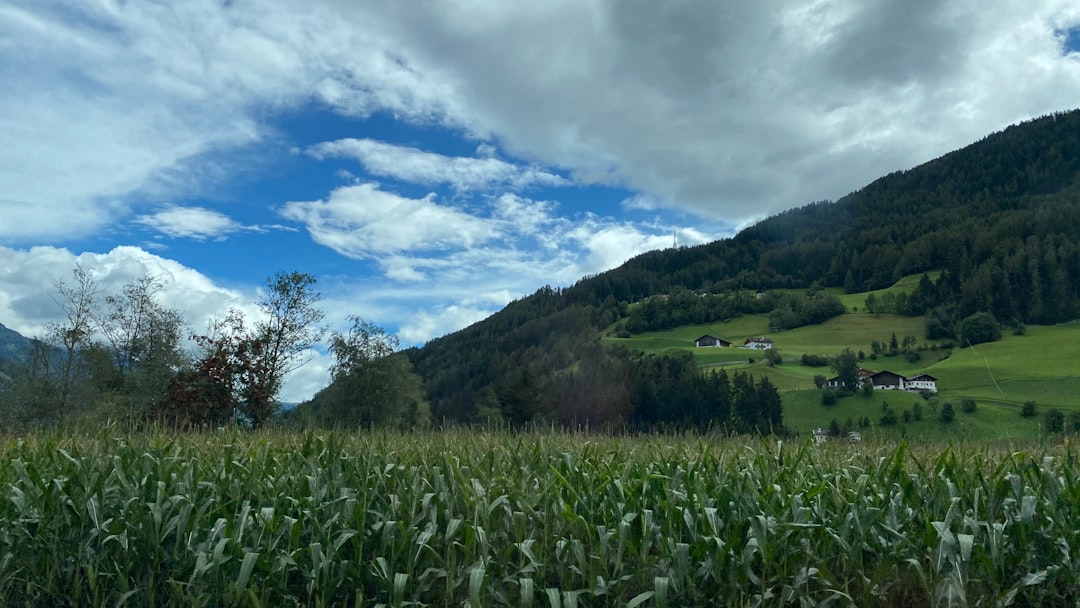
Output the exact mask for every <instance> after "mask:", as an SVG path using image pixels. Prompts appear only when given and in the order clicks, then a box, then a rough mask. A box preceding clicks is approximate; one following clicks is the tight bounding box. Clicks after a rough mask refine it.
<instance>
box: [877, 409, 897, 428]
mask: <svg viewBox="0 0 1080 608" xmlns="http://www.w3.org/2000/svg"><path fill="white" fill-rule="evenodd" d="M896 423H897V418H896V410H894V409H892V408H891V407H890V408H888V409H886V410H885V414H884V415H883V416H882V417H881V426H894V425H895V424H896Z"/></svg>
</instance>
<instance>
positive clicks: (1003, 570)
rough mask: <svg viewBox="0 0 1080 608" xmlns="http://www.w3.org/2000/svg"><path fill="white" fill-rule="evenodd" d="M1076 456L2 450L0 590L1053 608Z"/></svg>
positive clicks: (136, 447)
mask: <svg viewBox="0 0 1080 608" xmlns="http://www.w3.org/2000/svg"><path fill="white" fill-rule="evenodd" d="M1077 456H1078V454H1077V452H1076V448H1075V446H1074V445H1073V444H1071V443H1069V442H1068V441H1064V442H1062V441H1061V440H1060V439H1059V440H1058V441H1057V442H1049V441H1042V442H1035V441H1030V440H1029V441H1024V442H1010V441H1006V440H1000V439H999V440H996V441H993V442H982V443H966V444H956V445H948V444H943V443H932V442H931V443H924V444H921V445H920V446H913V447H911V448H908V447H906V446H904V445H903V444H899V445H898V444H896V443H883V442H878V441H866V442H864V443H862V444H858V445H855V444H846V443H843V444H841V443H834V444H828V445H823V446H814V445H812V444H810V443H809V442H808V441H804V442H801V443H784V442H782V441H776V440H759V439H725V438H718V437H700V436H691V435H688V436H676V437H673V436H635V437H604V436H589V435H570V434H558V433H555V434H552V433H540V434H522V435H503V434H495V433H486V432H466V431H454V430H451V431H446V432H441V433H434V432H427V433H415V434H396V433H380V432H368V433H359V434H349V433H323V434H294V433H282V432H260V433H241V432H235V431H222V432H216V433H208V434H195V435H183V436H176V435H125V434H110V433H106V434H102V435H100V436H97V437H85V436H59V435H31V436H26V437H22V438H9V439H6V440H3V441H0V458H2V459H3V460H4V461H5V462H7V463H9V466H6V467H3V468H0V487H3V488H5V491H4V496H3V499H2V500H0V597H3V598H4V603H5V605H9V606H46V605H47V606H118V605H124V606H472V607H479V606H546V607H549V608H550V607H555V608H562V607H573V606H630V607H635V606H643V607H644V606H717V605H725V606H727V605H730V606H756V605H803V606H820V605H831V606H964V605H1010V604H1012V605H1018V606H1073V605H1076V603H1077V602H1080V591H1078V590H1080V560H1077V559H1075V552H1074V548H1075V547H1077V546H1080V479H1078V474H1080V471H1078V470H1077V466H1078V465H1077Z"/></svg>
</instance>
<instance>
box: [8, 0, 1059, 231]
mask: <svg viewBox="0 0 1080 608" xmlns="http://www.w3.org/2000/svg"><path fill="white" fill-rule="evenodd" d="M1074 4H1075V3H1072V2H1069V1H1068V0H1040V1H1033V2H1025V3H1016V2H1012V1H1011V0H990V1H989V2H984V3H980V4H977V5H976V4H972V3H965V2H962V1H960V0H952V1H947V2H931V1H929V0H917V1H916V2H915V3H911V2H909V1H907V0H875V1H873V2H862V1H858V0H830V1H825V2H822V1H819V0H797V1H795V2H787V3H782V4H776V3H768V2H766V3H738V4H731V3H704V4H701V3H680V4H675V5H670V4H667V3H654V2H616V1H614V0H592V1H588V2H578V1H571V0H553V1H551V2H544V3H543V4H542V5H538V4H536V3H532V4H529V3H517V2H487V3H475V2H472V3H464V2H453V1H448V2H430V1H428V2H422V3H421V4H420V5H416V4H414V3H392V2H385V3H355V2H340V1H335V0H322V1H313V2H309V3H302V4H297V3H293V2H287V1H285V0H265V1H260V2H254V1H249V0H237V1H236V2H227V3H222V2H219V1H218V0H191V1H189V2H183V3H165V4H160V3H140V2H129V3H115V2H107V1H105V0H96V1H89V2H81V3H70V2H62V1H60V0H35V1H30V0H15V1H14V2H9V3H6V4H5V5H3V6H0V41H2V44H3V48H4V53H3V54H2V57H0V79H2V80H3V81H4V82H18V83H19V86H17V87H8V88H7V89H6V90H5V94H4V95H3V96H0V132H2V133H4V144H3V145H2V146H0V198H2V200H0V238H4V239H19V240H23V241H30V240H31V239H39V238H46V237H57V238H60V237H69V236H79V235H86V234H91V233H94V232H95V231H98V230H101V229H102V228H103V227H105V226H108V225H110V224H111V223H113V222H114V221H115V220H116V218H117V217H119V216H122V215H124V214H127V213H131V212H132V210H134V212H135V213H139V211H140V210H139V208H140V207H143V206H145V205H154V204H158V203H160V201H161V200H179V199H180V198H181V197H180V196H178V195H179V194H185V193H187V194H190V193H193V192H198V191H199V190H200V189H204V188H211V189H212V188H214V187H215V183H219V182H220V181H221V180H224V179H227V176H228V170H227V168H226V169H222V166H223V165H225V166H226V167H227V166H228V165H227V163H243V162H245V161H244V160H243V159H242V158H240V155H235V154H233V155H227V154H226V153H227V152H230V151H235V150H236V149H238V148H240V147H245V152H247V153H250V154H251V155H255V154H259V153H271V152H272V151H268V150H264V149H263V148H262V147H257V146H254V144H257V143H263V144H265V143H267V142H268V141H271V140H272V137H273V136H272V133H273V132H272V130H271V129H268V128H267V126H266V123H265V121H266V120H267V119H268V118H269V117H273V116H275V115H276V114H278V113H280V112H285V111H290V110H292V109H295V108H297V107H301V106H303V105H304V104H308V103H310V102H311V101H316V102H320V103H323V104H326V106H327V107H330V108H332V109H334V110H335V111H339V112H341V113H344V114H349V115H354V116H369V115H371V114H373V113H375V112H382V113H385V114H386V115H388V116H390V117H393V118H394V119H398V120H404V121H410V122H414V123H421V124H425V125H431V124H434V125H442V126H448V127H451V128H452V129H453V130H454V133H456V134H459V135H464V136H466V137H467V138H472V139H475V140H477V141H479V142H480V143H479V144H478V151H477V154H478V157H477V158H454V157H445V156H438V155H427V153H423V152H418V151H416V150H412V149H409V148H401V147H396V146H389V145H388V144H383V143H380V142H372V141H371V140H354V141H361V142H363V141H366V142H368V143H367V144H365V145H366V146H367V148H366V149H365V150H364V152H363V159H362V160H364V162H366V163H370V165H371V169H372V170H373V171H381V172H382V173H383V174H385V175H386V176H387V177H391V176H393V177H400V178H401V179H414V180H418V181H420V182H421V183H449V184H451V185H453V186H454V187H457V188H463V189H467V188H474V187H479V185H480V184H491V183H492V182H491V181H487V180H492V179H499V180H503V181H502V182H500V183H503V184H504V185H506V186H508V187H514V188H518V187H523V186H524V185H528V184H546V185H553V184H554V183H555V182H556V181H557V180H558V179H561V178H558V176H557V175H556V173H555V172H553V171H552V170H549V169H547V168H533V169H527V170H525V171H524V172H522V170H521V169H520V168H517V167H513V166H510V167H507V166H506V165H507V164H508V163H506V161H502V160H499V159H497V158H494V156H492V154H491V153H492V152H493V150H494V146H492V145H491V144H489V143H485V142H494V141H497V142H498V146H499V148H502V149H506V150H507V151H508V152H509V153H510V154H512V155H513V156H514V157H518V158H524V159H528V160H529V162H537V163H540V164H541V166H542V167H543V166H546V167H557V168H559V169H560V172H562V171H563V170H565V171H566V172H568V173H569V174H570V175H573V176H574V178H575V179H578V180H586V181H590V180H591V181H596V182H602V183H616V184H625V185H627V186H628V187H630V188H631V189H633V190H636V191H639V192H640V193H642V194H643V195H645V196H649V197H655V200H658V201H665V202H670V205H672V206H674V207H678V208H681V209H683V210H688V211H691V212H693V213H696V214H698V215H702V216H706V217H710V218H723V219H727V220H729V221H736V222H737V221H738V220H740V219H745V218H747V217H750V216H753V215H760V214H762V213H770V212H774V211H777V210H779V209H782V208H785V207H790V206H793V205H797V204H801V203H805V202H808V201H812V200H819V199H822V198H834V197H837V196H840V195H843V194H845V193H846V192H848V191H850V190H852V189H854V188H858V187H860V186H862V185H864V184H866V183H868V182H869V181H870V180H872V179H874V178H876V177H878V176H880V175H882V174H884V173H887V172H889V171H892V170H895V169H898V168H904V167H909V166H912V165H915V164H917V163H920V162H922V161H925V160H926V159H929V158H933V157H936V156H938V155H940V154H942V153H944V152H947V151H948V150H950V149H954V148H956V147H959V146H962V145H964V144H966V143H969V142H971V141H973V140H976V139H978V138H979V137H981V136H983V135H985V134H986V133H987V132H989V131H992V130H994V129H999V128H1002V127H1004V126H1005V125H1007V124H1009V123H1011V122H1015V121H1017V120H1021V119H1024V118H1028V117H1032V116H1035V115H1039V114H1043V113H1046V112H1049V111H1053V110H1060V109H1065V108H1069V107H1073V106H1075V105H1076V103H1077V102H1076V100H1077V99H1080V54H1077V53H1067V52H1065V49H1064V48H1063V46H1062V45H1063V35H1062V34H1061V32H1065V31H1070V30H1071V29H1072V28H1075V27H1076V26H1077V25H1078V24H1080V13H1078V11H1077V9H1076V7H1075V6H1074ZM493 49H497V52H493ZM1003 82H1005V83H1009V93H1008V94H1007V95H1004V94H1001V83H1003ZM289 145H291V143H289V142H285V143H284V144H283V146H282V148H283V150H279V151H278V152H283V151H284V150H286V149H287V148H285V146H289ZM394 159H398V160H405V161H407V162H406V163H405V164H403V165H401V166H395V165H392V164H387V163H388V162H390V161H391V160H394ZM57 176H60V179H58V178H57ZM425 180H427V181H425ZM640 200H647V199H640Z"/></svg>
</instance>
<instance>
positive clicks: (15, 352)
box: [0, 323, 30, 379]
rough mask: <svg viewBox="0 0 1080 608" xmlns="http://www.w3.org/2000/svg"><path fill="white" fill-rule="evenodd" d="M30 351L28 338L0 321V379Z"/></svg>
mask: <svg viewBox="0 0 1080 608" xmlns="http://www.w3.org/2000/svg"><path fill="white" fill-rule="evenodd" d="M29 353H30V339H29V338H26V337H25V336H23V335H22V334H20V333H19V332H17V331H15V330H13V329H10V328H8V327H6V326H4V324H2V323H0V379H2V378H3V377H5V376H7V375H10V374H9V373H8V372H10V371H12V370H13V369H14V367H15V365H17V364H18V363H20V362H22V361H24V360H25V359H26V356H27V355H28V354H29Z"/></svg>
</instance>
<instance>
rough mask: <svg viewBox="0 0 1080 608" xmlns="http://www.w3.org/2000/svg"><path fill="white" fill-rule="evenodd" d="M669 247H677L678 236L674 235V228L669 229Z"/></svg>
mask: <svg viewBox="0 0 1080 608" xmlns="http://www.w3.org/2000/svg"><path fill="white" fill-rule="evenodd" d="M671 248H672V249H678V248H679V237H678V236H676V235H675V229H674V228H672V229H671Z"/></svg>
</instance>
